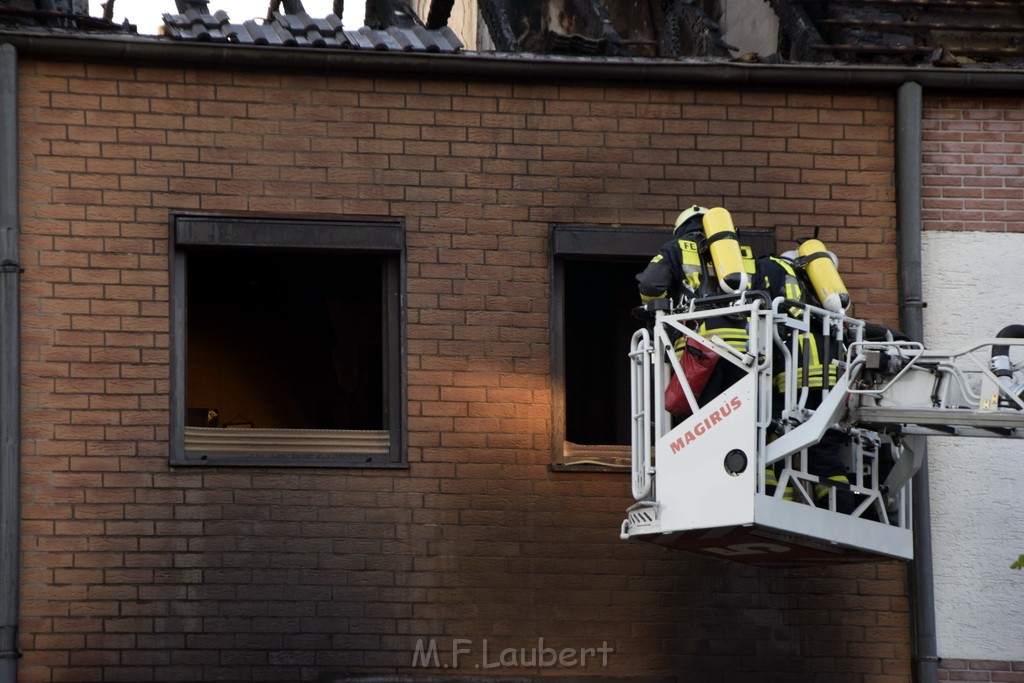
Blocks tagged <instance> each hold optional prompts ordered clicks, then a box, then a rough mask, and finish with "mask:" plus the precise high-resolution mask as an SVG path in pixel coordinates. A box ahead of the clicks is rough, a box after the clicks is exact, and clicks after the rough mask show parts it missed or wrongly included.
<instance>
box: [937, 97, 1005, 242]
mask: <svg viewBox="0 0 1024 683" xmlns="http://www.w3.org/2000/svg"><path fill="white" fill-rule="evenodd" d="M922 119H923V135H922V138H923V147H922V152H923V162H924V164H923V167H922V176H923V178H922V192H923V206H922V219H923V224H924V228H925V229H926V230H968V231H972V230H973V231H988V232H1024V133H1022V132H1021V131H1022V126H1024V123H1022V122H1024V102H1022V101H1021V100H1020V99H1019V98H1013V99H1006V98H977V97H939V96H935V97H929V98H926V99H925V103H924V108H923V111H922Z"/></svg>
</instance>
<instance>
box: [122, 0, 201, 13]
mask: <svg viewBox="0 0 1024 683" xmlns="http://www.w3.org/2000/svg"><path fill="white" fill-rule="evenodd" d="M110 4H114V3H113V2H111V3H110ZM174 6H175V7H176V8H177V10H178V14H184V13H185V12H188V11H189V10H195V11H196V12H199V13H200V14H209V13H210V7H209V3H208V2H206V0H174Z"/></svg>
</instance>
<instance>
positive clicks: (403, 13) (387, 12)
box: [366, 0, 423, 31]
mask: <svg viewBox="0 0 1024 683" xmlns="http://www.w3.org/2000/svg"><path fill="white" fill-rule="evenodd" d="M366 25H367V26H369V27H370V28H372V29H374V30H377V31H383V30H385V29H387V28H388V27H390V26H397V27H399V28H412V27H413V26H422V25H423V22H422V21H420V18H419V17H418V16H417V15H416V10H414V9H413V8H412V7H411V6H409V5H408V4H406V3H405V2H404V0H367V2H366Z"/></svg>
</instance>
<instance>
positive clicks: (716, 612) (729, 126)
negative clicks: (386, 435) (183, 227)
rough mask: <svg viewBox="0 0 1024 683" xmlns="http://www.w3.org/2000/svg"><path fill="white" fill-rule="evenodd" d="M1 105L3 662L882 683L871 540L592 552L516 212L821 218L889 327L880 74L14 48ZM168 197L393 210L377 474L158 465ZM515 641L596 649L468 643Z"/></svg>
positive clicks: (600, 219)
mask: <svg viewBox="0 0 1024 683" xmlns="http://www.w3.org/2000/svg"><path fill="white" fill-rule="evenodd" d="M19 97H20V118H21V121H20V125H21V135H22V147H21V152H20V153H21V172H22V176H21V181H22V189H21V214H22V218H23V223H22V230H23V241H22V258H23V263H24V265H25V267H26V270H25V274H24V289H23V299H22V306H23V314H24V321H23V324H24V333H23V345H24V346H23V354H24V365H23V369H24V373H25V380H24V394H23V401H24V406H23V407H24V418H25V421H26V427H25V430H24V446H23V451H24V463H23V476H24V482H23V495H24V501H23V514H24V527H23V548H22V551H23V555H22V557H23V574H22V586H21V595H22V614H23V618H22V623H21V647H22V648H23V650H24V652H25V657H24V659H22V660H21V663H20V669H21V674H22V680H24V681H90V680H123V681H146V680H179V681H185V680H199V679H204V680H215V679H216V680H256V679H259V680H285V681H298V680H317V679H318V677H327V676H330V675H332V674H333V673H335V672H340V671H355V672H370V673H374V672H405V673H409V672H412V667H411V663H412V660H413V653H414V650H415V646H416V642H417V640H418V639H429V638H432V637H434V638H437V639H438V641H437V643H438V646H439V647H440V649H441V651H440V654H441V656H442V657H445V656H446V655H450V654H451V647H452V643H453V640H454V639H466V640H471V641H472V643H471V644H468V645H467V644H465V643H461V644H460V645H466V647H468V648H470V649H472V651H473V654H472V655H467V656H465V657H463V658H462V664H461V666H460V671H461V672H462V673H471V674H472V673H501V674H510V673H517V674H518V673H527V674H528V673H541V672H543V673H547V674H551V673H559V674H567V675H576V674H582V673H587V674H597V675H605V676H626V675H630V676H633V675H636V676H679V677H680V679H681V680H687V681H703V680H706V681H721V680H740V679H742V680H744V681H758V680H778V678H779V676H780V675H781V676H782V677H783V678H785V679H786V680H807V679H809V678H811V677H812V676H815V675H826V674H827V677H828V679H829V680H834V681H876V682H882V681H892V682H896V681H899V682H903V681H906V680H907V679H908V678H909V671H910V668H911V664H910V645H909V640H910V634H909V631H910V629H909V615H908V606H907V602H908V601H907V586H906V572H905V567H904V566H903V565H901V564H896V563H892V564H865V565H858V566H852V567H845V568H836V569H827V568H815V569H801V570H781V569H775V570H757V569H753V568H749V567H744V566H741V565H734V564H728V563H725V562H718V561H714V560H709V559H703V558H699V557H696V556H691V555H687V554H681V553H675V554H673V553H662V552H661V551H657V550H654V549H651V548H647V547H645V546H640V545H634V544H627V543H624V542H622V541H620V540H619V539H618V528H619V524H620V521H621V519H622V516H623V512H624V510H625V508H626V507H627V506H628V505H629V503H630V495H629V482H628V477H627V476H625V475H610V474H603V475H602V474H578V473H555V472H551V471H549V470H548V467H547V466H548V464H549V463H550V462H551V459H552V454H551V453H550V440H551V439H550V431H551V424H550V405H549V399H550V388H549V386H550V378H549V329H548V304H547V292H548V278H549V272H548V256H547V248H548V246H547V244H546V235H547V230H548V224H549V222H583V223H596V224H601V225H608V224H613V223H630V224H635V223H639V224H645V225H650V226H651V229H652V230H655V231H664V230H666V228H665V227H664V226H665V225H666V224H667V223H669V222H670V221H671V220H672V219H673V218H674V216H675V214H676V212H677V211H678V210H679V208H680V207H681V206H684V205H686V204H688V203H690V202H692V201H699V202H701V203H702V204H708V205H724V206H726V207H728V208H730V209H731V210H732V212H733V215H734V218H735V220H736V223H737V225H739V226H741V227H742V226H745V225H752V226H755V227H768V228H773V227H774V228H777V232H778V237H779V240H780V246H782V247H784V248H785V247H789V246H792V245H791V244H789V243H788V240H790V239H792V238H793V237H799V236H804V235H807V234H809V233H810V232H811V230H812V229H813V227H814V226H821V228H822V232H821V238H822V239H824V240H825V241H826V243H828V244H829V245H830V246H832V247H834V249H835V250H836V251H837V252H838V253H839V255H840V256H841V257H842V259H843V261H842V272H843V274H844V277H845V278H846V280H847V283H848V284H849V285H850V287H851V290H852V291H853V296H854V301H855V313H856V314H858V315H860V316H862V317H867V318H870V319H872V320H876V321H878V322H884V323H889V324H895V323H896V320H897V305H896V295H895V291H896V276H895V270H896V265H895V248H894V212H895V208H894V188H893V161H892V159H893V142H892V138H893V100H892V97H891V94H889V93H863V94H857V93H846V92H824V91H815V92H813V93H797V92H794V93H782V92H758V91H753V90H747V91H744V92H742V93H740V92H731V91H724V90H715V89H711V88H707V87H700V88H694V89H687V88H680V87H678V86H673V87H665V88H660V87H630V86H626V85H622V86H607V87H606V86H600V85H559V84H548V83H530V84H525V83H518V82H511V81H509V82H502V81H489V82H481V83H473V82H463V81H420V80H418V79H416V78H388V77H384V76H381V77H375V78H359V77H351V76H345V75H343V74H338V75H333V74H324V75H308V74H297V73H276V72H270V71H263V72H260V71H250V72H246V73H231V72H228V71H222V70H215V69H171V68H141V67H138V68H137V67H132V66H125V65H100V64H76V63H63V62H62V63H48V62H43V61H34V60H31V59H27V58H23V59H22V60H21V61H20V85H19ZM193 210H195V211H200V210H201V211H214V212H242V211H273V212H285V213H294V214H297V215H310V214H368V215H374V216H389V217H401V218H403V219H404V220H405V222H406V225H407V229H408V232H407V245H408V249H407V257H408V271H407V275H408V368H409V372H408V394H409V404H408V413H409V439H408V440H409V453H408V457H409V461H410V467H409V468H408V470H400V471H393V470H387V471H381V470H365V471H361V470H355V471H337V470H313V469H300V470H295V469H258V468H237V469H219V470H218V469H189V468H170V467H169V466H168V464H167V458H168V444H167V439H168V414H167V410H168V376H169V370H168V330H169V324H168V254H167V252H168V214H169V212H171V211H193ZM540 637H543V638H544V639H545V644H546V645H548V646H553V647H558V648H567V647H568V648H597V647H601V646H602V644H603V643H607V644H608V646H609V647H611V648H613V650H614V652H613V653H612V654H611V655H610V656H609V658H608V660H607V666H601V663H600V660H597V661H594V662H592V663H590V664H589V665H588V666H587V667H585V668H581V667H562V668H556V669H543V668H541V667H536V666H534V667H529V666H527V667H518V668H496V669H494V670H483V669H482V668H476V666H475V665H477V664H480V663H481V659H480V657H481V655H482V653H481V648H482V646H483V641H484V640H485V639H486V640H487V641H488V646H489V648H490V649H491V655H490V656H491V657H492V659H493V658H495V657H497V655H496V654H495V653H496V652H497V651H498V650H500V649H502V648H506V647H515V648H528V649H529V648H531V647H535V646H537V644H538V640H537V639H538V638H540ZM449 658H450V657H449ZM442 661H443V660H442ZM450 671H451V670H448V672H450ZM780 672H781V673H780ZM430 673H445V671H444V670H440V669H438V670H433V671H431V672H430Z"/></svg>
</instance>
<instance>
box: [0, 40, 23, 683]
mask: <svg viewBox="0 0 1024 683" xmlns="http://www.w3.org/2000/svg"><path fill="white" fill-rule="evenodd" d="M17 66H18V65H17V61H16V54H15V50H14V48H13V47H11V46H10V45H0V683H15V681H17V678H18V657H20V656H21V655H20V653H19V652H18V569H19V565H20V560H19V554H18V545H19V531H20V529H19V527H20V524H21V520H20V513H21V493H20V490H19V489H20V481H19V480H20V477H21V472H20V469H21V468H20V465H21V463H20V456H21V390H20V383H21V378H20V376H19V374H20V369H21V368H20V362H21V359H20V356H21V352H20V345H19V341H20V340H19V335H20V334H21V325H20V324H19V323H20V320H19V315H18V288H19V282H20V279H21V278H20V273H21V267H20V265H19V264H18V233H19V230H18V88H17V82H18V77H17V74H18V72H17Z"/></svg>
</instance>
